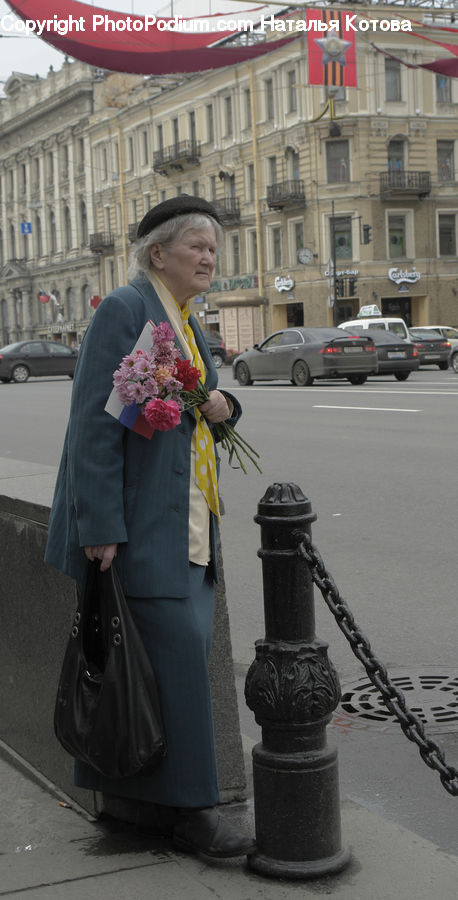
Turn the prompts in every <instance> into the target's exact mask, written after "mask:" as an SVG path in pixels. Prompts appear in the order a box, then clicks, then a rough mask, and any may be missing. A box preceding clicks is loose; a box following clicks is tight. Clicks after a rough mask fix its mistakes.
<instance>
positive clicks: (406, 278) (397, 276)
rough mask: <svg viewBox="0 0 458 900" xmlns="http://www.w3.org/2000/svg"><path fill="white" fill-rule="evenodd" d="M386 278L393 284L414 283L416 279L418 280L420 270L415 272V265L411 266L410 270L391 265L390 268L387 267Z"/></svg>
mask: <svg viewBox="0 0 458 900" xmlns="http://www.w3.org/2000/svg"><path fill="white" fill-rule="evenodd" d="M388 278H389V279H390V281H394V283H395V284H403V283H404V282H405V283H407V284H415V283H416V282H417V281H420V278H421V275H420V272H417V270H416V268H415V266H412V269H411V270H410V271H409V270H408V269H398V268H397V267H393V268H392V269H388Z"/></svg>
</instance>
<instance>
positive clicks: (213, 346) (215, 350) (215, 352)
mask: <svg viewBox="0 0 458 900" xmlns="http://www.w3.org/2000/svg"><path fill="white" fill-rule="evenodd" d="M204 337H205V340H206V341H207V344H208V349H209V350H210V353H211V355H212V357H213V362H214V364H215V366H216V368H217V369H220V368H221V366H223V365H224V364H225V363H227V353H226V348H225V346H224V341H223V339H222V337H221V335H220V333H219V331H210V330H204Z"/></svg>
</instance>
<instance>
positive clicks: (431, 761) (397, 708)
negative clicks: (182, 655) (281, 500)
mask: <svg viewBox="0 0 458 900" xmlns="http://www.w3.org/2000/svg"><path fill="white" fill-rule="evenodd" d="M294 536H295V537H296V538H297V540H298V547H297V552H298V553H299V555H300V556H302V557H303V559H305V561H306V563H307V566H308V568H309V570H310V575H311V577H312V581H313V582H314V584H316V586H317V587H318V588H319V589H320V591H321V593H322V595H323V598H324V600H325V602H326V604H327V606H328V607H329V609H330V610H331V612H332V614H333V616H334V617H335V619H336V622H337V624H338V626H339V628H340V630H341V631H342V632H343V634H344V635H345V637H346V638H347V640H348V642H349V644H350V646H351V649H352V651H353V653H354V654H355V656H356V657H357V659H359V660H360V662H362V664H363V666H364V668H365V669H366V672H367V674H368V676H369V678H370V680H371V682H372V684H373V685H375V687H376V688H377V690H378V691H379V692H380V694H381V695H382V699H383V702H384V703H385V706H386V707H387V709H389V711H390V712H391V713H393V715H394V716H395V717H396V719H397V720H398V722H399V724H400V726H401V728H402V730H403V732H404V734H405V735H406V737H408V739H409V741H413V742H414V743H415V744H416V745H417V747H418V749H419V751H420V756H421V758H422V759H423V761H424V762H425V763H426V765H427V766H429V767H430V768H431V769H435V770H436V772H438V773H439V777H440V780H441V782H442V784H443V786H444V788H445V790H446V791H448V793H449V794H452V795H453V796H455V797H456V796H458V770H457V769H455V768H454V767H453V766H449V765H448V764H447V763H446V761H445V756H444V753H443V751H442V749H441V747H440V745H439V744H437V743H436V742H435V741H433V740H432V739H431V738H429V737H427V735H426V733H425V730H424V728H423V724H422V722H421V721H420V719H419V718H418V716H416V715H415V713H413V712H412V710H410V709H409V707H408V706H407V704H406V700H405V697H404V694H403V693H402V692H401V691H400V690H399V689H398V688H397V687H396V685H395V684H393V682H392V681H391V679H390V677H389V675H388V672H387V670H386V668H385V666H384V665H383V663H382V662H380V660H379V659H377V657H376V656H375V654H374V652H373V650H372V648H371V645H370V643H369V641H368V639H367V638H366V636H365V635H364V634H363V632H362V631H361V629H360V628H359V626H358V625H357V624H356V622H355V619H354V617H353V614H352V612H351V610H350V608H349V607H348V605H347V603H346V602H345V600H344V599H343V597H342V596H341V594H340V592H339V590H338V588H337V585H336V583H335V581H334V579H333V577H332V575H330V573H329V572H327V570H326V567H325V565H324V562H323V560H322V558H321V556H320V554H319V552H318V550H317V549H316V547H315V546H314V544H313V543H312V540H311V538H310V536H309V535H308V534H306V533H305V532H302V531H296V532H295V534H294Z"/></svg>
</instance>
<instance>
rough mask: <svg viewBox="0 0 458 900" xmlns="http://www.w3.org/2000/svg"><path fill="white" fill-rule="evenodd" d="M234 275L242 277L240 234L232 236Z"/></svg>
mask: <svg viewBox="0 0 458 900" xmlns="http://www.w3.org/2000/svg"><path fill="white" fill-rule="evenodd" d="M231 263H232V274H233V275H240V239H239V236H238V234H232V235H231Z"/></svg>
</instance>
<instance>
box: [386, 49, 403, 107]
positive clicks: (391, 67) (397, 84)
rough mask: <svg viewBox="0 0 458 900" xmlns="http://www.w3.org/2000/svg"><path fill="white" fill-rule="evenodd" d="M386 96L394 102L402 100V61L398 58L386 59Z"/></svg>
mask: <svg viewBox="0 0 458 900" xmlns="http://www.w3.org/2000/svg"><path fill="white" fill-rule="evenodd" d="M385 98H386V100H390V101H392V102H398V101H399V100H402V96H401V63H400V62H398V61H397V59H385Z"/></svg>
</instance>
